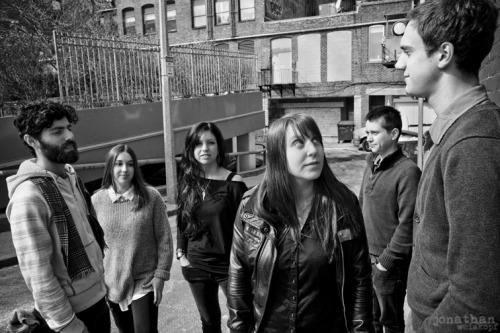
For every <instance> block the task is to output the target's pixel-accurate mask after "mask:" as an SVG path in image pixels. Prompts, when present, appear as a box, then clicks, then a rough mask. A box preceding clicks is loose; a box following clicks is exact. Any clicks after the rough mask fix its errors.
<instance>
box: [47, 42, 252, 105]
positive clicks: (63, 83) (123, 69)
mask: <svg viewBox="0 0 500 333" xmlns="http://www.w3.org/2000/svg"><path fill="white" fill-rule="evenodd" d="M54 46H55V49H56V50H57V52H56V66H57V69H58V74H59V75H58V81H59V94H60V97H61V99H62V100H64V101H66V102H68V103H71V104H73V105H75V106H76V107H78V108H91V107H103V106H109V105H125V104H132V103H144V102H153V101H159V100H161V81H160V67H159V66H160V48H159V45H158V44H157V43H154V42H141V41H137V40H128V39H100V38H93V37H86V36H73V35H66V34H58V33H55V32H54ZM171 56H172V57H173V59H174V76H173V77H171V78H170V83H171V91H172V94H171V96H172V98H183V97H190V96H201V95H207V94H221V93H226V92H233V91H244V90H255V89H257V84H256V80H257V78H256V76H257V75H256V63H257V56H256V55H255V54H252V53H247V52H236V51H228V50H222V49H215V48H211V47H208V46H207V47H202V46H196V47H194V46H182V47H172V48H171Z"/></svg>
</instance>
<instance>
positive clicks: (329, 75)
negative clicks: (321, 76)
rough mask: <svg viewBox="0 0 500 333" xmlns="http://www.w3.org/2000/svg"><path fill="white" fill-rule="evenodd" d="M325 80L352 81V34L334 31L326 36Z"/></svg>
mask: <svg viewBox="0 0 500 333" xmlns="http://www.w3.org/2000/svg"><path fill="white" fill-rule="evenodd" d="M326 44H327V46H326V48H327V49H326V80H327V81H328V82H334V81H351V80H352V32H351V31H335V32H330V33H329V34H327V35H326Z"/></svg>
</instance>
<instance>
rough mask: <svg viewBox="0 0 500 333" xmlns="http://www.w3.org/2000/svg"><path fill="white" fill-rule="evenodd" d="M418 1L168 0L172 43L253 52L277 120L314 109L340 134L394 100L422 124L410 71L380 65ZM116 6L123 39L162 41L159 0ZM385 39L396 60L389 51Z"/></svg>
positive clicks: (494, 59)
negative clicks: (408, 92)
mask: <svg viewBox="0 0 500 333" xmlns="http://www.w3.org/2000/svg"><path fill="white" fill-rule="evenodd" d="M417 2H419V1H415V0H378V1H377V0H371V1H369V0H363V1H354V0H336V1H335V0H326V1H325V0H308V1H306V0H265V1H257V0H190V1H180V0H177V1H173V0H167V11H168V13H167V17H168V22H167V26H168V30H169V42H170V45H179V44H190V43H203V42H207V41H209V42H210V43H212V45H214V46H216V47H220V48H226V49H229V50H243V51H249V52H255V53H256V54H257V55H258V71H259V72H260V74H261V75H260V77H259V80H260V81H259V82H260V83H259V85H260V87H261V89H262V91H263V98H264V106H265V107H266V108H267V109H268V118H269V119H270V120H271V121H272V119H274V118H277V117H280V116H281V115H283V114H286V113H291V112H302V113H307V114H311V115H312V116H313V117H314V118H315V119H316V120H317V121H318V124H319V125H320V127H321V130H322V133H323V134H324V135H325V136H337V135H338V131H337V129H338V127H337V123H338V122H339V121H341V120H351V121H353V122H354V125H355V127H356V128H358V127H362V126H363V123H364V121H363V118H364V116H365V115H366V113H367V112H368V111H369V109H370V108H372V107H373V106H377V105H382V104H391V105H394V106H395V107H396V108H398V109H399V110H400V111H401V112H402V114H403V121H405V120H406V121H407V122H408V123H409V124H410V125H411V124H415V123H416V114H417V112H416V110H417V108H418V106H417V103H416V101H414V100H413V99H411V98H409V97H407V96H405V89H404V81H403V75H402V72H401V71H398V70H395V69H394V68H390V67H386V66H383V64H382V62H386V61H385V60H391V59H390V58H393V57H394V55H393V53H394V49H396V50H397V49H398V44H399V43H398V37H397V36H396V35H395V33H394V32H393V31H394V29H393V27H395V25H396V24H397V23H398V22H399V21H401V19H402V18H404V16H405V15H406V13H407V12H408V11H409V10H410V9H411V8H412V7H413V6H414V5H415V4H416V3H417ZM496 2H497V4H498V3H499V0H497V1H496ZM115 7H116V10H115V16H114V17H115V19H116V21H117V22H118V25H119V27H120V33H121V34H124V35H129V34H137V35H149V36H150V37H154V36H155V34H156V31H157V25H158V22H157V19H156V18H157V17H158V12H157V10H158V8H157V5H156V1H155V0H115ZM396 32H397V31H396ZM383 40H384V41H386V46H387V47H388V48H389V51H390V52H389V54H384V53H383V51H382V46H381V43H382V41H383ZM498 47H499V43H498V40H497V42H496V44H495V49H496V53H492V55H491V56H490V58H489V59H488V61H487V62H486V61H485V66H484V67H483V70H482V72H481V77H482V79H483V82H485V83H486V84H487V87H489V90H490V91H492V92H494V93H495V94H496V95H495V94H494V95H493V97H495V96H497V97H496V98H497V99H496V101H497V102H498V101H499V99H500V98H499V97H498V96H499V95H498V94H500V88H499V86H500V84H499V81H500V78H499V74H498V63H499V61H500V60H499V56H498V54H499V53H500V52H499V51H498ZM392 60H393V59H392ZM427 111H428V110H427ZM433 119H434V113H433V112H430V113H429V112H426V117H424V124H430V123H431V122H432V121H433ZM410 129H411V127H410Z"/></svg>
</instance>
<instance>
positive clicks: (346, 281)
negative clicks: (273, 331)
mask: <svg viewBox="0 0 500 333" xmlns="http://www.w3.org/2000/svg"><path fill="white" fill-rule="evenodd" d="M252 193H253V191H249V192H248V193H247V194H245V196H244V197H243V201H242V204H241V205H240V209H239V212H238V214H237V215H236V220H235V223H234V235H233V245H232V249H231V259H230V267H229V283H228V293H227V294H228V295H227V296H228V309H229V320H228V326H229V329H230V331H231V332H232V333H235V332H257V331H258V330H259V326H260V323H261V320H262V317H263V316H264V313H265V311H266V303H267V297H268V295H269V285H270V282H271V277H272V275H273V269H274V265H275V262H276V258H277V256H278V254H277V250H276V245H275V241H276V230H275V229H274V228H273V227H272V226H271V225H270V224H269V223H268V222H266V221H264V220H262V219H261V218H259V217H258V216H255V215H253V214H252V213H251V212H249V211H248V209H246V208H245V206H246V204H247V203H248V201H249V199H250V198H251V194H252ZM353 197H354V199H355V196H354V195H353ZM360 214H361V212H360ZM359 216H361V215H359ZM361 225H363V222H362V221H361ZM337 244H340V245H341V246H338V245H337V247H336V250H335V261H336V269H337V273H338V274H336V276H337V281H336V282H337V286H338V290H339V295H341V301H342V306H343V316H344V321H345V326H346V330H347V331H349V332H373V317H372V280H371V264H370V259H369V254H368V245H367V241H366V234H365V231H364V226H363V227H362V234H360V235H359V236H358V237H353V235H352V233H351V231H350V230H349V229H344V230H340V231H339V232H338V233H337ZM272 315H273V316H283V320H286V318H285V314H283V313H273V314H272Z"/></svg>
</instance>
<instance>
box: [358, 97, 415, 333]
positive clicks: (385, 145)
mask: <svg viewBox="0 0 500 333" xmlns="http://www.w3.org/2000/svg"><path fill="white" fill-rule="evenodd" d="M401 127H402V121H401V115H400V113H399V111H398V110H396V109H394V108H393V107H390V106H381V107H377V108H374V109H373V110H371V111H370V112H369V113H368V115H367V116H366V134H367V135H368V137H367V140H368V142H369V143H370V147H371V149H372V153H371V154H369V155H368V156H367V158H366V161H367V165H366V168H365V172H364V175H363V183H362V185H361V191H360V194H359V201H360V204H361V207H362V209H363V218H364V221H365V226H366V234H367V237H368V247H369V249H370V257H371V261H372V272H373V275H372V278H373V289H374V291H375V292H374V295H373V296H374V297H373V317H374V326H375V330H376V332H382V331H383V328H385V332H388V333H393V332H394V333H404V331H405V322H404V311H403V307H404V299H405V295H406V281H407V278H408V267H409V265H410V259H411V246H412V235H413V233H412V230H413V227H412V225H413V212H414V209H415V198H416V195H417V188H418V182H419V180H420V175H421V172H420V169H419V168H418V167H417V165H416V164H415V163H414V162H413V161H412V160H411V159H409V158H408V157H406V156H405V155H404V154H403V151H402V149H401V148H400V147H399V145H398V139H399V136H400V134H401Z"/></svg>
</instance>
